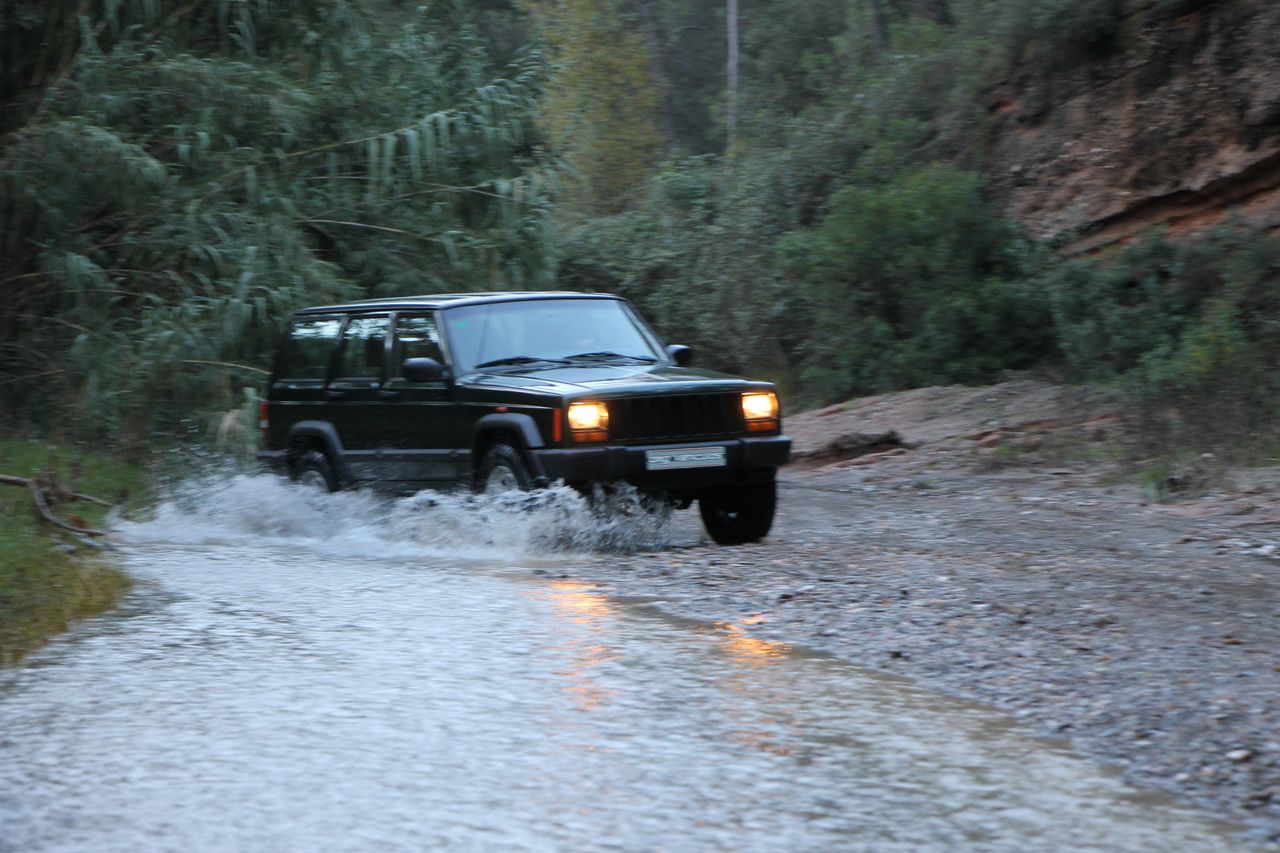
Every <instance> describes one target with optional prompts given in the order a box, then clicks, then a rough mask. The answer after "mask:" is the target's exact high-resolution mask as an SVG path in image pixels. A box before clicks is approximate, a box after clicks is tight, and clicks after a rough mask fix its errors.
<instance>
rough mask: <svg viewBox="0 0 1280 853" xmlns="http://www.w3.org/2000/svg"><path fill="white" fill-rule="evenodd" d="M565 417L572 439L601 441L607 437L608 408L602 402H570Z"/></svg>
mask: <svg viewBox="0 0 1280 853" xmlns="http://www.w3.org/2000/svg"><path fill="white" fill-rule="evenodd" d="M566 417H567V419H568V421H569V430H570V432H571V434H572V435H573V440H574V441H603V440H604V439H606V438H608V437H609V409H608V407H606V406H605V404H604V403H571V404H570V405H569V411H568V414H567V416H566Z"/></svg>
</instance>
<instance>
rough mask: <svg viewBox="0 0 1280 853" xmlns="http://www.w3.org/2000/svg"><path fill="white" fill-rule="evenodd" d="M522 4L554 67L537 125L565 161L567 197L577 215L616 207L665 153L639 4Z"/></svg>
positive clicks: (594, 0) (544, 0)
mask: <svg viewBox="0 0 1280 853" xmlns="http://www.w3.org/2000/svg"><path fill="white" fill-rule="evenodd" d="M525 8H527V9H528V11H529V13H530V14H531V16H532V18H533V21H534V24H535V28H536V31H537V33H538V34H539V36H540V38H541V39H542V40H543V41H544V42H545V43H546V45H547V50H548V52H549V59H550V62H551V64H552V67H553V71H552V77H551V80H550V83H549V85H548V89H547V96H546V101H545V104H544V107H543V110H542V115H543V126H544V127H545V128H546V131H547V136H548V138H549V140H550V143H551V145H552V147H553V148H554V150H555V151H556V152H557V153H558V154H559V155H560V156H561V157H562V158H563V159H565V160H566V161H567V162H568V164H569V165H570V169H569V172H568V174H567V176H566V199H565V200H566V203H567V205H568V206H569V208H570V209H571V210H572V211H574V212H576V213H577V214H579V215H584V216H596V215H600V214H608V213H616V212H618V211H620V210H622V209H623V208H624V207H626V206H627V205H628V204H629V203H630V202H632V201H633V200H634V199H633V196H634V193H635V192H636V190H637V189H638V188H639V187H641V186H642V185H643V184H644V182H645V181H646V180H647V179H648V177H649V175H650V174H651V173H652V171H653V168H654V166H655V165H656V164H657V163H658V162H659V160H660V159H661V157H662V155H663V154H664V153H665V149H664V146H663V136H662V133H661V131H660V130H659V125H658V121H659V103H660V96H659V92H658V87H657V82H656V81H655V79H654V68H653V63H652V61H651V57H650V54H649V50H648V44H647V42H646V37H645V29H644V19H643V15H642V14H641V13H642V12H643V7H642V6H636V5H635V4H633V3H629V2H625V0H525Z"/></svg>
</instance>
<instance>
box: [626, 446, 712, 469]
mask: <svg viewBox="0 0 1280 853" xmlns="http://www.w3.org/2000/svg"><path fill="white" fill-rule="evenodd" d="M727 464H728V463H727V462H726V460H725V455H724V448H723V447H681V448H677V449H675V450H646V451H645V452H644V467H645V468H646V469H648V470H650V471H668V470H671V469H673V468H723V467H724V466H725V465H727Z"/></svg>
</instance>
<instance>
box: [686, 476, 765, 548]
mask: <svg viewBox="0 0 1280 853" xmlns="http://www.w3.org/2000/svg"><path fill="white" fill-rule="evenodd" d="M777 504H778V486H777V484H776V483H760V484H757V485H752V486H744V487H743V488H741V489H738V490H737V491H733V492H723V493H720V494H715V495H705V496H703V497H701V498H699V499H698V512H700V513H701V514H702V524H703V526H704V527H706V528H707V533H709V534H710V535H711V538H712V539H714V540H715V541H716V544H718V545H742V544H744V543H747V542H759V541H760V540H761V539H763V538H764V537H765V536H767V535H768V534H769V528H770V527H772V526H773V511H774V509H775V508H776V507H777Z"/></svg>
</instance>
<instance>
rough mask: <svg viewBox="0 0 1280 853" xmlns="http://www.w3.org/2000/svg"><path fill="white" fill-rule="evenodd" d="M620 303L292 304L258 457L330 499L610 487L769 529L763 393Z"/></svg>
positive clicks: (459, 299) (489, 298)
mask: <svg viewBox="0 0 1280 853" xmlns="http://www.w3.org/2000/svg"><path fill="white" fill-rule="evenodd" d="M690 354H691V353H690V350H689V348H688V347H683V346H668V347H665V348H664V347H663V346H662V344H661V343H660V342H659V340H658V338H657V336H656V335H654V333H653V331H652V330H650V329H649V327H648V326H647V325H646V324H645V323H644V321H643V320H641V319H640V317H639V316H638V315H637V314H636V313H635V311H633V310H632V308H631V306H630V305H629V304H628V303H627V302H626V301H625V300H622V299H619V298H617V297H615V296H607V295H601V294H585V293H460V294H447V295H441V296H414V297H404V298H399V299H382V300H371V301H365V302H353V303H349V304H346V305H333V306H325V307H318V308H307V309H305V310H302V311H299V312H297V313H296V314H295V315H294V316H293V318H292V320H291V322H290V323H289V330H288V333H287V334H286V337H285V341H284V345H283V346H282V347H281V350H280V354H279V357H278V358H277V361H276V366H275V372H274V373H273V375H272V377H271V385H270V388H269V390H268V393H267V402H265V403H263V404H262V416H261V420H262V423H261V426H262V441H263V448H264V449H263V450H262V452H261V453H260V454H259V458H260V459H261V460H262V461H263V462H265V463H266V464H267V465H268V466H270V467H271V468H273V469H274V470H276V471H278V472H280V473H283V474H286V475H288V476H290V477H292V478H294V479H296V480H302V481H312V482H315V483H317V484H319V485H322V486H324V487H325V488H327V489H329V490H330V491H334V490H337V489H340V488H345V487H348V486H356V485H362V484H368V485H375V486H378V487H381V488H387V489H390V490H393V491H397V492H411V491H416V490H419V489H422V488H448V487H452V486H458V485H466V486H470V487H472V488H475V489H476V490H479V491H497V490H509V489H533V488H537V487H539V486H546V485H549V484H551V483H553V482H556V481H563V482H565V483H566V484H568V485H571V486H574V487H576V488H578V489H580V490H582V491H584V492H590V491H591V490H592V488H593V486H594V485H595V484H610V483H619V482H625V483H630V484H631V485H633V486H634V487H635V488H637V489H639V490H641V491H642V492H645V493H652V494H654V495H659V496H661V497H662V498H663V499H665V500H669V501H671V502H673V503H675V504H676V505H677V506H681V507H687V506H689V505H690V504H692V502H693V501H695V500H696V501H697V502H698V505H699V509H700V511H701V513H702V518H703V521H704V523H705V524H706V528H707V531H708V532H709V533H710V534H711V536H712V538H713V539H715V540H716V541H717V542H719V543H721V544H737V543H742V542H753V541H756V540H758V539H760V538H761V537H763V536H765V535H766V534H767V533H768V532H769V527H770V525H771V524H772V522H773V513H774V504H775V500H776V487H775V482H774V476H775V474H776V472H777V469H778V466H780V465H782V464H783V463H785V462H786V461H787V457H788V454H789V453H790V449H791V440H790V439H788V438H787V437H786V436H784V435H782V417H781V412H780V410H779V406H778V397H777V393H776V391H775V389H774V387H773V386H772V385H771V384H769V383H768V382H755V381H749V380H746V379H739V378H737V377H733V376H728V375H725V374H722V373H714V372H712V371H708V370H700V369H695V368H691V367H689V366H688V364H689V357H690Z"/></svg>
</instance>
